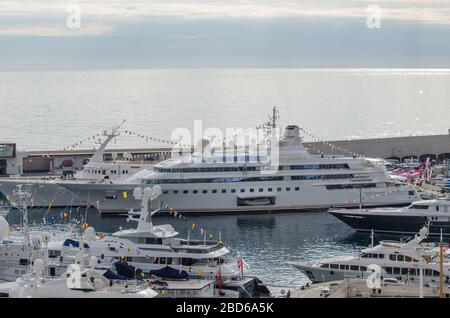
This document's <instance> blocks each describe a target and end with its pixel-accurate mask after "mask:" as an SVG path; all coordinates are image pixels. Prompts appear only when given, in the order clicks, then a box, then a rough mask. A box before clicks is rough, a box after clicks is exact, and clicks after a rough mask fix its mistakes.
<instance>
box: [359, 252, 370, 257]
mask: <svg viewBox="0 0 450 318" xmlns="http://www.w3.org/2000/svg"><path fill="white" fill-rule="evenodd" d="M369 255H370V254H365V253H364V254H362V255H361V257H362V258H369V257H370V256H369Z"/></svg>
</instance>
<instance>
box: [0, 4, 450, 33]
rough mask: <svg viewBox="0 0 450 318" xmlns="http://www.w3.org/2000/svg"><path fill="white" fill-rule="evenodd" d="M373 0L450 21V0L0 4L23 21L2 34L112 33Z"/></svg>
mask: <svg viewBox="0 0 450 318" xmlns="http://www.w3.org/2000/svg"><path fill="white" fill-rule="evenodd" d="M371 3H374V4H378V5H379V6H380V7H381V10H382V11H381V19H385V20H395V21H413V22H418V23H439V24H450V1H444V0H426V1H425V0H378V1H375V0H374V1H355V0H347V1H344V0H342V1H332V0H328V1H323V2H320V4H319V3H318V2H316V1H283V0H266V1H264V0H260V1H251V0H246V1H238V0H228V1H218V0H209V1H181V0H166V1H161V0H157V1H152V0H135V1H132V0H130V1H122V0H108V1H106V0H73V1H61V0H40V1H32V0H18V1H2V2H1V3H0V21H2V20H5V19H6V18H9V19H10V20H11V19H16V20H20V21H22V24H21V25H20V26H18V25H17V24H16V23H11V24H6V23H4V22H0V27H1V31H0V35H19V36H20V35H30V34H31V35H35V36H65V35H67V36H70V35H89V33H91V35H101V34H106V33H110V32H112V31H113V30H114V29H115V28H116V25H117V24H120V23H123V22H132V23H140V22H142V21H146V22H148V20H149V19H152V18H168V17H172V18H177V19H191V20H192V19H195V20H200V19H201V20H207V19H210V20H214V19H236V18H237V19H283V18H299V19H302V18H309V19H311V18H336V19H337V18H341V19H343V18H358V19H361V20H362V21H365V19H366V18H367V11H366V8H367V6H368V5H369V4H371ZM70 4H76V5H78V6H79V7H80V9H81V14H82V15H81V16H82V21H83V22H82V28H81V29H80V30H78V32H69V31H70V30H68V29H65V20H66V18H67V15H68V13H67V7H68V5H70ZM38 17H41V19H39V18H38ZM27 22H28V23H27ZM363 23H364V22H363ZM55 24H58V25H55Z"/></svg>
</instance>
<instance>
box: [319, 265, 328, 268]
mask: <svg viewBox="0 0 450 318" xmlns="http://www.w3.org/2000/svg"><path fill="white" fill-rule="evenodd" d="M320 267H322V268H330V264H322V265H320Z"/></svg>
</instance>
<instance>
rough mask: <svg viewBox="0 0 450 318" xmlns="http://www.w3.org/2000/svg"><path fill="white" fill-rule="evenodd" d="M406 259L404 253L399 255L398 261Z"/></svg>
mask: <svg viewBox="0 0 450 318" xmlns="http://www.w3.org/2000/svg"><path fill="white" fill-rule="evenodd" d="M404 260H405V257H404V256H403V255H397V261H398V262H403V261H404Z"/></svg>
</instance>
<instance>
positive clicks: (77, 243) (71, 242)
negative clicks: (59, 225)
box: [63, 239, 89, 248]
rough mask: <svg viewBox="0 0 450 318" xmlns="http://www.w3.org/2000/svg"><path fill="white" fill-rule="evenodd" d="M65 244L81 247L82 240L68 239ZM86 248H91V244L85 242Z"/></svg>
mask: <svg viewBox="0 0 450 318" xmlns="http://www.w3.org/2000/svg"><path fill="white" fill-rule="evenodd" d="M63 246H68V247H80V242H78V241H75V240H72V239H66V240H65V241H64V243H63ZM84 248H89V245H88V244H87V243H84Z"/></svg>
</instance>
